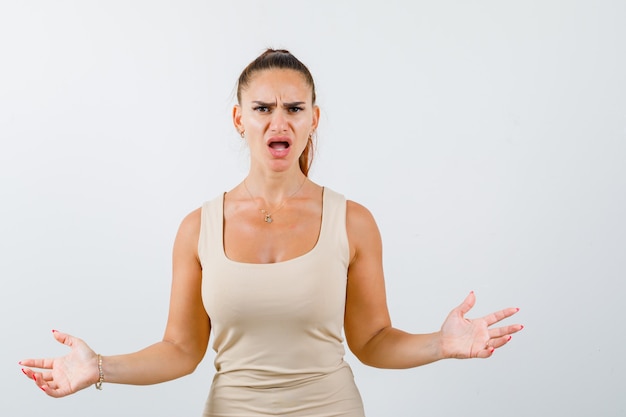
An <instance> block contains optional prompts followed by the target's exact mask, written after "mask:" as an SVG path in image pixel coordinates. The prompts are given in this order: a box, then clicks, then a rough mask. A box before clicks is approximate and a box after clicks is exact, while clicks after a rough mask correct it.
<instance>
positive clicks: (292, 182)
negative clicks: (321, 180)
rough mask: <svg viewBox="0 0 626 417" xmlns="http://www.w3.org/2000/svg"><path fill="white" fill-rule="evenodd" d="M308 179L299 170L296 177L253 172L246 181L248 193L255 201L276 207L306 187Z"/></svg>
mask: <svg viewBox="0 0 626 417" xmlns="http://www.w3.org/2000/svg"><path fill="white" fill-rule="evenodd" d="M306 181H307V177H305V175H304V174H303V173H302V172H301V171H300V170H298V173H297V174H296V175H294V174H290V175H287V173H280V174H278V175H270V176H267V175H255V174H253V173H252V172H250V173H249V174H248V176H247V177H246V178H245V179H244V186H245V188H246V189H247V190H246V191H247V192H248V193H249V194H250V195H251V196H252V198H253V199H258V200H260V201H261V202H262V203H263V204H264V205H265V206H267V207H276V206H278V205H280V204H282V203H283V202H284V201H285V200H287V199H289V198H291V197H293V196H295V194H297V193H298V192H299V191H300V190H301V189H302V188H303V186H304V184H305V183H306Z"/></svg>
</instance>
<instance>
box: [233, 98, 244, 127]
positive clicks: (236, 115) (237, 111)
mask: <svg viewBox="0 0 626 417" xmlns="http://www.w3.org/2000/svg"><path fill="white" fill-rule="evenodd" d="M233 125H235V129H237V133H239V134H241V132H243V131H245V128H244V126H243V124H242V123H241V106H240V105H239V104H236V105H235V106H233Z"/></svg>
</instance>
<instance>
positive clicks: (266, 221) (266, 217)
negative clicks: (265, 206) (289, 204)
mask: <svg viewBox="0 0 626 417" xmlns="http://www.w3.org/2000/svg"><path fill="white" fill-rule="evenodd" d="M273 221H274V220H272V215H271V214H269V213H265V223H271V222H273Z"/></svg>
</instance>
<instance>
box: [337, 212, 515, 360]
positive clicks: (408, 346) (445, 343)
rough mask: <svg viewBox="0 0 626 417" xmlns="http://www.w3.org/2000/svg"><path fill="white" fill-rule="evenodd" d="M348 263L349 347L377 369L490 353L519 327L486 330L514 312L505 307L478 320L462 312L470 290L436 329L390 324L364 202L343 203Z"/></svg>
mask: <svg viewBox="0 0 626 417" xmlns="http://www.w3.org/2000/svg"><path fill="white" fill-rule="evenodd" d="M347 229H348V239H349V241H350V255H351V261H350V266H349V269H348V287H347V296H346V312H345V318H344V327H345V333H346V339H347V342H348V346H349V347H350V350H351V351H352V352H353V353H354V354H355V356H357V357H358V358H359V360H361V361H362V362H363V363H365V364H367V365H371V366H375V367H379V368H411V367H416V366H420V365H425V364H427V363H431V362H435V361H437V360H440V359H444V358H453V357H455V358H469V357H489V356H491V354H492V353H493V351H494V350H495V349H496V348H499V347H501V346H503V345H504V344H506V343H507V342H508V341H509V340H510V335H511V334H512V333H515V332H517V331H519V330H521V329H522V326H521V325H511V326H505V327H501V328H493V329H491V328H489V327H490V326H491V325H493V324H495V323H497V322H499V321H500V320H503V319H505V318H507V317H510V316H511V315H513V314H515V313H516V312H517V311H518V309H516V308H510V309H505V310H501V311H499V312H497V313H493V314H490V315H488V316H485V317H483V318H480V319H476V320H469V319H466V318H465V314H466V313H467V312H468V311H469V310H470V309H471V308H472V307H473V305H474V301H475V297H474V294H473V293H471V294H470V295H469V296H468V297H467V298H466V300H465V301H464V302H463V303H462V304H461V305H460V306H458V307H456V308H455V309H453V310H452V311H451V312H450V314H449V316H448V318H447V319H446V321H445V322H444V324H443V326H442V328H441V330H439V331H437V332H433V333H428V334H411V333H407V332H405V331H402V330H399V329H396V328H394V327H393V326H392V324H391V318H390V317H389V311H388V309H387V300H386V294H385V282H384V275H383V266H382V242H381V237H380V233H379V231H378V227H377V226H376V222H375V221H374V218H373V217H372V215H371V214H370V212H369V211H368V210H367V209H365V208H364V207H363V206H360V205H359V204H357V203H354V202H348V213H347Z"/></svg>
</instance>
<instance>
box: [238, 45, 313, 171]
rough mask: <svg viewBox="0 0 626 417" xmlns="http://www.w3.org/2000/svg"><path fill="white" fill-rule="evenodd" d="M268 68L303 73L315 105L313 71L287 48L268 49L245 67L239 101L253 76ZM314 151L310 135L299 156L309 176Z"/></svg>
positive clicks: (239, 90)
mask: <svg viewBox="0 0 626 417" xmlns="http://www.w3.org/2000/svg"><path fill="white" fill-rule="evenodd" d="M268 69H290V70H294V71H297V72H299V73H300V74H302V76H303V77H304V80H305V81H306V83H307V84H308V85H309V86H310V87H311V93H312V97H311V98H312V103H313V105H315V82H314V81H313V76H312V75H311V72H310V71H309V69H308V68H307V67H306V65H304V64H303V63H302V62H301V61H300V60H299V59H298V58H296V57H295V56H293V55H292V54H291V53H290V52H289V51H287V50H285V49H266V50H265V52H263V53H262V54H261V55H259V56H258V57H257V58H256V59H255V60H254V61H252V62H251V63H250V64H248V66H247V67H246V68H244V70H243V71H242V72H241V75H240V76H239V80H238V81H237V101H238V102H239V103H240V104H241V92H242V91H243V90H245V89H246V88H247V87H248V85H249V84H250V81H251V80H252V76H253V75H254V74H255V73H257V72H259V71H263V70H268ZM314 153H315V149H314V145H313V138H312V136H309V139H308V141H307V144H306V147H305V148H304V151H303V152H302V154H301V155H300V158H299V163H300V170H301V171H302V172H303V173H304V175H307V176H308V174H309V170H310V168H311V164H312V163H313V154H314Z"/></svg>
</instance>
